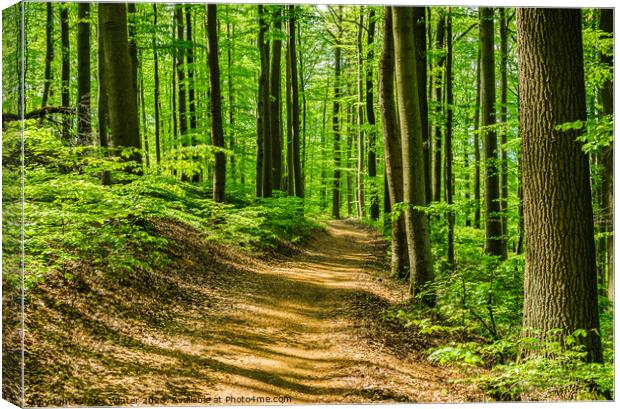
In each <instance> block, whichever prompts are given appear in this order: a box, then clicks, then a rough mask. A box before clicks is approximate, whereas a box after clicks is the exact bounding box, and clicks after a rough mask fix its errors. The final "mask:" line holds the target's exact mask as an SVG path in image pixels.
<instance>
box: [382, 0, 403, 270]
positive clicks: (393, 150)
mask: <svg viewBox="0 0 620 409" xmlns="http://www.w3.org/2000/svg"><path fill="white" fill-rule="evenodd" d="M380 74H381V75H380V77H379V100H380V102H381V115H382V118H383V143H384V145H385V149H384V153H385V170H386V181H387V185H388V191H387V192H386V193H387V194H388V196H389V200H390V203H391V205H392V209H393V205H394V204H396V203H402V202H403V162H402V154H403V153H402V147H401V142H400V130H399V128H398V120H397V118H396V106H395V104H394V98H395V96H394V34H393V32H392V12H391V8H390V7H387V8H386V10H385V20H384V28H383V48H382V53H381V61H380ZM392 211H393V210H392ZM391 220H392V221H391V227H392V240H391V247H392V262H391V266H392V276H394V277H398V278H400V279H407V278H409V256H408V253H407V235H406V231H405V215H404V214H403V212H402V211H399V214H398V217H394V216H393V215H392V219H391Z"/></svg>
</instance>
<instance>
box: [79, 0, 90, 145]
mask: <svg viewBox="0 0 620 409" xmlns="http://www.w3.org/2000/svg"><path fill="white" fill-rule="evenodd" d="M77 7H78V20H79V22H78V28H77V57H78V95H77V102H78V106H77V121H78V123H77V136H78V141H79V143H80V144H87V143H89V142H90V138H91V132H92V127H91V124H90V4H89V3H78V5H77Z"/></svg>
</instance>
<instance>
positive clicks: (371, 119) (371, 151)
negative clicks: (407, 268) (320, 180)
mask: <svg viewBox="0 0 620 409" xmlns="http://www.w3.org/2000/svg"><path fill="white" fill-rule="evenodd" d="M375 25H376V24H375V10H374V9H373V8H370V11H369V13H368V35H367V42H366V43H367V45H368V50H367V54H366V66H365V68H366V120H367V121H368V128H369V130H368V177H369V178H370V192H369V193H370V218H371V219H373V220H377V219H378V218H379V186H378V185H377V180H376V179H377V154H376V147H375V145H376V139H377V133H376V130H375V108H374V102H375V101H374V99H375V98H374V92H373V89H374V85H373V80H372V78H373V60H374V50H373V43H374V41H375ZM424 89H425V90H426V87H424ZM425 100H426V96H425Z"/></svg>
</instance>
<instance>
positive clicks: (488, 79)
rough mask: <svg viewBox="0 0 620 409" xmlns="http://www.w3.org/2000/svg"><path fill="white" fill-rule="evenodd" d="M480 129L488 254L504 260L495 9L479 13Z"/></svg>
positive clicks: (482, 8)
mask: <svg viewBox="0 0 620 409" xmlns="http://www.w3.org/2000/svg"><path fill="white" fill-rule="evenodd" d="M479 10H480V80H481V81H480V114H481V115H480V128H481V131H482V132H481V133H482V135H483V137H484V162H485V167H484V204H485V206H484V207H485V231H486V241H485V251H486V252H487V253H489V254H491V255H494V256H499V257H502V258H504V257H505V255H506V250H505V243H504V240H503V238H502V223H501V218H500V211H501V208H500V190H499V167H498V163H497V162H498V152H497V131H496V129H495V125H496V121H495V56H494V28H493V27H494V22H493V9H492V8H489V7H481V8H480V9H479Z"/></svg>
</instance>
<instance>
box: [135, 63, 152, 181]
mask: <svg viewBox="0 0 620 409" xmlns="http://www.w3.org/2000/svg"><path fill="white" fill-rule="evenodd" d="M138 71H139V78H140V84H139V88H140V96H139V98H140V106H141V108H142V127H141V128H142V139H143V140H144V165H145V166H146V168H147V169H148V168H149V167H150V166H151V158H150V154H149V132H148V128H147V124H146V101H145V100H144V71H142V64H140V66H139V70H138Z"/></svg>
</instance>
